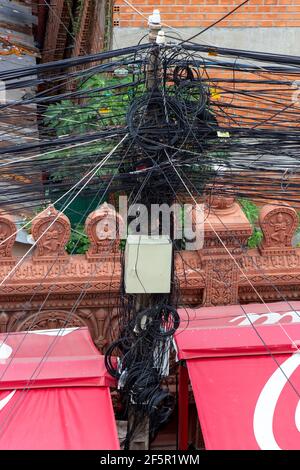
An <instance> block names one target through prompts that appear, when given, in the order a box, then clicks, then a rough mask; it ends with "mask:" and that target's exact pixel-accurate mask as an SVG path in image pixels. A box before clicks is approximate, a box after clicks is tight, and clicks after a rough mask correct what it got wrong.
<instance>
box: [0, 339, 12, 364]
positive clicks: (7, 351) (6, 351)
mask: <svg viewBox="0 0 300 470" xmlns="http://www.w3.org/2000/svg"><path fill="white" fill-rule="evenodd" d="M11 353H12V348H11V347H10V346H8V344H5V343H0V361H1V359H2V360H3V359H4V360H5V359H8V358H9V356H11Z"/></svg>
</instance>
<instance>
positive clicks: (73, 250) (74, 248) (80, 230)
mask: <svg viewBox="0 0 300 470" xmlns="http://www.w3.org/2000/svg"><path fill="white" fill-rule="evenodd" d="M89 246H90V240H89V239H88V237H87V235H86V234H85V232H84V226H83V225H82V224H77V225H75V226H74V227H73V228H72V230H71V238H70V240H69V241H68V243H67V245H66V251H67V253H69V254H70V255H71V254H72V255H75V254H77V255H82V254H84V253H86V252H87V250H88V249H89Z"/></svg>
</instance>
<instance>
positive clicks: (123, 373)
mask: <svg viewBox="0 0 300 470" xmlns="http://www.w3.org/2000/svg"><path fill="white" fill-rule="evenodd" d="M179 323H180V321H179V315H178V313H177V311H176V309H175V308H174V307H172V306H170V305H167V304H165V303H164V302H162V301H160V302H158V303H155V305H153V306H152V307H148V308H146V309H143V310H141V311H140V312H138V313H137V314H136V315H134V316H133V317H132V318H131V319H130V321H129V322H128V323H127V325H126V326H125V327H123V328H122V330H121V332H120V336H119V338H118V339H117V340H116V341H114V342H113V343H111V345H110V346H109V347H108V349H107V351H106V354H105V361H106V367H107V369H108V371H109V372H110V374H111V375H112V376H113V377H116V378H117V379H118V388H119V389H120V390H121V391H122V396H123V400H124V407H125V412H127V413H128V410H130V405H134V407H135V410H137V413H135V421H134V422H133V423H132V425H131V429H129V432H128V434H127V437H126V443H127V445H128V444H129V442H130V438H131V437H132V434H133V433H134V431H135V429H136V428H137V426H138V424H139V423H140V422H141V421H142V419H143V417H148V418H149V430H150V438H151V437H152V438H153V437H155V435H156V432H157V430H158V429H159V427H160V426H161V425H162V424H164V423H165V422H166V421H167V420H168V418H169V417H170V415H171V413H172V411H173V409H174V396H173V395H172V394H170V393H169V391H168V389H167V387H163V386H162V385H161V382H162V380H163V378H164V377H165V376H167V375H168V374H169V354H170V347H171V344H170V341H171V338H172V336H173V334H174V333H175V331H176V330H177V328H178V327H179ZM116 355H117V356H118V358H119V359H118V362H117V363H115V361H114V359H115V356H116ZM126 443H125V446H126Z"/></svg>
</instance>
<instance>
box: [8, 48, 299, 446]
mask: <svg viewBox="0 0 300 470" xmlns="http://www.w3.org/2000/svg"><path fill="white" fill-rule="evenodd" d="M153 56H154V57H156V58H158V57H159V60H157V61H156V65H155V66H154V67H153V60H152V59H153ZM299 66H300V60H299V59H298V58H296V57H288V56H281V55H274V54H273V55H272V54H263V53H256V52H251V51H237V50H233V49H222V48H215V47H210V46H202V45H196V44H193V43H190V42H188V43H186V42H185V43H180V44H176V43H170V44H166V45H161V46H158V45H149V44H141V45H138V46H135V47H130V48H127V49H122V50H115V51H110V52H104V53H99V54H94V55H90V56H85V57H79V58H75V59H74V58H73V59H67V60H63V61H57V62H53V63H48V64H41V65H37V66H34V67H25V68H19V69H15V70H8V71H3V72H1V73H0V80H2V81H3V82H4V83H5V89H6V102H5V103H3V104H1V105H0V127H1V139H2V145H1V147H0V182H1V189H2V190H1V194H0V202H1V205H2V207H3V208H5V209H6V210H8V211H9V212H13V211H15V210H16V211H19V210H20V207H22V208H24V206H26V207H27V208H28V209H31V208H35V207H37V206H40V205H41V202H45V203H46V202H51V203H53V204H54V205H55V206H56V207H57V208H58V209H61V208H63V210H65V209H66V208H67V207H69V206H70V201H71V202H72V201H73V200H74V199H75V198H76V197H77V196H78V195H79V193H80V194H81V196H83V197H84V198H85V199H88V200H89V201H90V202H89V204H88V209H89V210H90V211H91V210H92V207H93V204H95V205H96V206H97V205H98V204H99V203H100V202H101V201H102V200H103V199H104V198H107V196H108V194H109V193H110V194H118V193H120V192H122V193H123V194H124V193H125V194H126V195H128V197H129V202H130V203H134V202H136V201H142V202H143V203H146V204H150V203H172V202H174V201H176V200H179V201H180V200H181V197H183V198H184V197H185V196H186V195H187V187H188V188H189V195H192V196H193V197H194V198H196V197H199V196H200V197H202V196H203V194H204V192H205V190H206V189H207V188H209V190H210V191H211V190H214V191H221V192H222V194H230V195H235V196H243V197H245V196H246V197H251V199H256V200H259V199H261V200H262V199H266V198H267V199H268V200H272V199H275V200H276V199H280V200H284V201H290V202H291V203H293V202H295V201H296V202H297V190H298V185H299V178H298V176H299V175H298V173H299V164H298V161H299V142H300V140H299V136H300V133H299V117H300V106H299V105H300V103H299V101H298V77H299V76H300V68H299ZM151 67H152V69H151ZM149 82H151V84H150V85H149ZM73 210H74V209H73ZM174 289H176V282H175V281H174V282H173V292H171V293H170V295H169V296H166V297H165V298H161V297H160V298H157V299H154V298H152V299H151V302H149V305H148V306H147V307H145V308H142V309H138V308H137V305H136V303H135V301H133V299H131V298H130V297H128V296H126V295H125V293H124V292H121V293H120V297H121V299H122V302H121V306H120V307H119V314H118V328H117V331H115V332H114V337H115V338H117V339H115V340H114V341H113V342H112V344H111V345H109V347H108V348H107V351H106V356H105V357H106V366H107V369H108V370H109V371H110V373H111V374H112V375H113V376H114V377H115V378H116V379H117V380H118V388H119V390H120V391H121V393H122V400H123V406H124V410H125V414H126V415H127V416H129V415H130V409H131V407H132V406H133V405H134V407H135V410H136V412H135V414H134V420H133V422H131V423H130V427H129V432H128V434H127V437H126V443H125V446H126V445H127V446H128V443H129V441H130V438H131V437H132V433H133V432H134V430H135V429H136V427H137V421H141V420H142V419H143V417H145V416H147V417H148V418H149V428H150V434H151V436H152V437H154V436H155V434H156V432H157V429H158V427H159V426H160V425H161V424H163V423H164V422H166V421H167V419H168V418H169V416H170V414H171V413H172V410H173V407H174V399H173V396H172V395H171V394H170V393H169V391H168V388H167V386H165V384H164V378H165V377H166V375H168V370H167V369H168V363H169V353H170V347H171V339H172V336H173V334H174V333H175V331H176V330H177V328H178V327H179V316H178V314H177V311H176V305H177V301H178V299H177V301H175V300H174ZM175 297H176V296H175ZM116 356H117V357H118V358H119V359H118V361H117V362H116V361H115V357H116Z"/></svg>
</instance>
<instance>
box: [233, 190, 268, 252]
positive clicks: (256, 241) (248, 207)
mask: <svg viewBox="0 0 300 470" xmlns="http://www.w3.org/2000/svg"><path fill="white" fill-rule="evenodd" d="M239 203H240V205H241V206H242V209H243V211H244V214H245V215H246V217H247V219H248V220H249V222H250V224H251V225H252V227H253V232H252V235H251V236H250V237H249V238H248V241H247V245H248V247H249V248H256V247H258V246H259V245H260V243H261V241H262V239H263V233H262V231H261V229H260V228H259V227H256V224H257V222H258V217H259V208H258V207H257V206H256V204H254V202H252V201H250V200H249V199H244V198H243V199H242V198H241V199H239Z"/></svg>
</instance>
